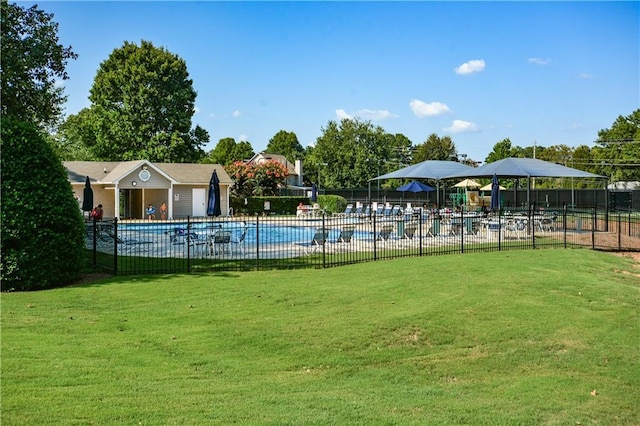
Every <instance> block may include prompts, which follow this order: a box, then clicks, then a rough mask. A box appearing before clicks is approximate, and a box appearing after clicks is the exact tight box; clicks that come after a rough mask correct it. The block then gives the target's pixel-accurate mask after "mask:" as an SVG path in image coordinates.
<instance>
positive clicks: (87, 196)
mask: <svg viewBox="0 0 640 426" xmlns="http://www.w3.org/2000/svg"><path fill="white" fill-rule="evenodd" d="M92 209H93V189H91V181H90V180H89V176H87V180H86V181H85V183H84V191H83V193H82V211H85V212H90V211H91V210H92Z"/></svg>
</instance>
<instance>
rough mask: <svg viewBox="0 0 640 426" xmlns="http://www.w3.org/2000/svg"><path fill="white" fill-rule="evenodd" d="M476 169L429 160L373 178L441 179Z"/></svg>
mask: <svg viewBox="0 0 640 426" xmlns="http://www.w3.org/2000/svg"><path fill="white" fill-rule="evenodd" d="M472 170H475V169H474V168H473V167H470V166H467V165H465V164H462V163H457V162H455V161H438V160H427V161H423V162H422V163H418V164H413V165H411V166H408V167H405V168H403V169H399V170H396V171H395V172H391V173H387V174H386V175H382V176H378V177H374V178H373V179H371V180H382V179H405V178H406V179H436V180H440V179H442V178H444V177H445V176H448V175H451V174H454V173H463V174H464V173H465V172H470V171H472Z"/></svg>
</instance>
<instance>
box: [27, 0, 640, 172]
mask: <svg viewBox="0 0 640 426" xmlns="http://www.w3.org/2000/svg"><path fill="white" fill-rule="evenodd" d="M19 4H21V5H23V6H28V5H30V4H32V2H29V3H26V2H19ZM39 7H40V8H41V9H43V10H45V11H47V12H49V13H53V14H54V20H55V21H56V22H58V23H59V36H60V42H61V43H62V44H64V45H71V46H72V47H73V50H74V51H75V52H76V53H77V54H78V55H79V58H78V59H77V60H75V61H71V63H70V64H69V65H68V73H69V76H70V80H68V81H66V82H65V87H66V89H65V93H66V94H67V95H68V97H69V98H68V102H67V105H66V113H67V114H73V113H76V112H78V111H79V110H80V109H82V108H84V107H87V106H89V101H88V95H89V90H90V88H91V86H92V84H93V79H94V77H95V74H96V71H97V70H98V68H99V66H100V63H101V62H102V61H104V60H106V59H107V58H108V56H109V54H111V52H112V51H113V50H114V49H117V48H120V47H121V46H122V45H123V43H124V42H125V41H130V42H135V43H137V44H139V43H140V41H141V40H148V41H151V42H152V43H153V44H154V45H156V46H158V47H164V48H166V49H167V50H169V51H170V52H172V53H174V54H176V55H178V56H180V57H181V58H183V59H184V60H185V62H186V64H187V68H188V71H189V73H190V76H191V78H192V79H193V82H194V88H195V89H196V91H197V92H198V97H197V100H196V108H197V113H196V115H195V116H194V117H193V122H194V124H199V125H200V126H202V127H204V128H205V129H207V130H208V132H209V134H210V137H211V143H210V144H209V145H208V146H207V147H206V149H207V150H210V149H212V148H213V147H214V146H215V144H216V143H217V142H218V140H220V139H221V138H225V137H232V138H235V139H236V141H240V140H248V141H249V142H251V145H252V146H253V148H254V150H255V151H256V152H258V151H261V150H263V149H264V148H265V147H266V145H267V143H268V141H269V139H270V138H272V137H273V136H274V135H275V134H276V133H277V132H278V131H280V130H286V131H290V132H295V133H296V135H297V136H298V139H299V141H300V143H301V144H302V145H303V146H307V145H310V144H313V143H314V142H315V140H316V138H318V137H319V136H321V134H322V129H323V128H324V127H326V125H327V123H328V122H329V121H330V120H339V119H340V118H342V117H360V118H362V119H364V120H370V121H371V122H372V123H373V124H374V125H379V126H381V127H383V128H384V129H385V130H386V131H387V132H389V133H402V134H404V135H405V136H407V137H408V138H409V139H411V141H412V142H413V143H414V145H417V144H420V143H422V142H424V140H425V139H426V138H427V137H428V136H429V135H430V134H431V133H436V134H438V135H439V136H445V135H449V136H451V137H452V139H453V141H454V142H455V144H456V146H457V148H458V152H459V153H460V154H467V155H468V156H469V157H470V158H473V159H475V160H480V161H483V160H484V159H485V158H486V156H487V154H488V153H489V152H490V151H491V150H492V148H493V146H494V145H495V143H496V142H498V141H501V140H503V139H504V138H510V139H511V141H512V143H513V144H514V145H520V146H531V145H533V143H534V141H535V143H536V144H537V145H538V146H550V145H556V144H566V145H569V146H572V147H575V146H578V145H581V144H586V145H589V146H592V142H593V141H594V140H595V139H596V138H597V133H598V131H599V130H601V129H604V128H609V127H611V125H612V124H613V122H614V121H615V119H616V118H617V117H618V116H620V115H623V116H626V115H629V114H631V113H632V112H633V111H634V110H636V109H638V108H639V107H640V87H639V86H640V3H638V2H428V1H427V2H416V1H414V2H242V1H236V2H218V1H207V2H158V1H147V2H76V1H67V2H55V1H44V2H41V3H39Z"/></svg>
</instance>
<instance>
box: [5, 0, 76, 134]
mask: <svg viewBox="0 0 640 426" xmlns="http://www.w3.org/2000/svg"><path fill="white" fill-rule="evenodd" d="M0 12H1V13H0V25H1V26H2V44H1V46H2V49H1V52H0V55H1V60H0V63H1V67H2V72H1V73H0V75H1V76H2V78H1V87H2V104H1V109H0V110H1V111H2V117H7V116H11V117H14V118H17V119H20V120H22V121H25V122H29V123H34V124H35V125H37V126H38V127H40V128H47V127H49V128H51V127H53V126H54V125H55V124H56V123H57V122H58V120H59V118H60V115H61V113H62V105H63V104H64V102H65V101H66V96H64V92H63V90H64V89H63V88H62V87H57V86H56V80H58V79H59V80H67V79H68V78H69V77H68V75H67V72H66V65H67V63H68V61H69V60H70V59H76V58H77V55H76V54H75V53H73V51H72V50H71V47H64V46H62V45H60V44H59V43H58V24H57V23H56V22H54V21H53V15H52V14H48V13H45V12H43V11H42V10H39V9H38V6H37V5H34V6H31V7H29V8H23V7H20V6H18V5H16V4H9V3H8V2H7V0H1V1H0Z"/></svg>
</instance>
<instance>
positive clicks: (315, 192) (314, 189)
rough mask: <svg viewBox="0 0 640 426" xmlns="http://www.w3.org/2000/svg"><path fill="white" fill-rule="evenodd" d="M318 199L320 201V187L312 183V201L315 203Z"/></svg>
mask: <svg viewBox="0 0 640 426" xmlns="http://www.w3.org/2000/svg"><path fill="white" fill-rule="evenodd" d="M316 201H318V187H317V186H316V184H315V183H314V184H313V185H311V202H312V203H315V202H316Z"/></svg>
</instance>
